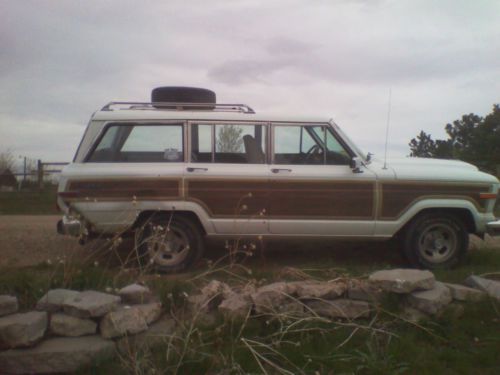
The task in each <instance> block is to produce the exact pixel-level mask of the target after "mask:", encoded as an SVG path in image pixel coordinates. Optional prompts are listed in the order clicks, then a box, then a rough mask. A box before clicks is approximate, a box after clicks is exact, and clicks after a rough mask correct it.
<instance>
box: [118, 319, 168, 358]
mask: <svg viewBox="0 0 500 375" xmlns="http://www.w3.org/2000/svg"><path fill="white" fill-rule="evenodd" d="M174 331H175V320H174V319H172V318H170V317H167V316H164V317H163V318H161V319H160V320H158V321H157V322H155V323H153V324H152V325H151V326H150V327H149V328H148V329H147V331H144V332H141V333H138V334H137V335H132V336H124V337H121V338H119V339H117V340H116V349H117V350H118V352H119V353H120V354H122V355H126V354H130V353H136V352H138V351H142V350H146V349H150V348H152V347H154V346H156V345H160V344H164V343H167V342H168V341H169V340H170V338H171V336H172V334H173V333H174Z"/></svg>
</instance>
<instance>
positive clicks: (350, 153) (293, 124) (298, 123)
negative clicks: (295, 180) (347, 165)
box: [270, 121, 356, 167]
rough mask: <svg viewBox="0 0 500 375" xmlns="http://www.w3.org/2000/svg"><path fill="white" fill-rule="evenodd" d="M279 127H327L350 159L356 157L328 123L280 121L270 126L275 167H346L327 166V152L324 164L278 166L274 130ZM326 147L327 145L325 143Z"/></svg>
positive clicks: (272, 161) (272, 158)
mask: <svg viewBox="0 0 500 375" xmlns="http://www.w3.org/2000/svg"><path fill="white" fill-rule="evenodd" d="M277 126H303V127H315V126H316V127H317V126H324V127H326V128H327V129H329V130H330V131H331V132H332V135H333V137H334V138H335V139H336V140H337V142H339V144H340V145H342V147H344V148H345V150H346V151H347V153H348V154H349V157H350V158H353V157H355V156H356V153H355V152H354V151H353V150H352V149H351V147H350V146H349V145H348V144H347V143H346V142H345V141H344V140H343V139H342V137H340V136H339V134H337V132H336V131H335V129H334V128H333V127H332V126H331V124H330V123H328V122H279V121H273V122H271V126H270V131H271V139H270V141H271V142H270V148H271V152H270V157H271V159H270V160H271V164H273V165H304V166H307V165H310V166H316V167H317V166H318V165H325V166H330V167H340V166H344V165H339V164H326V152H324V153H323V154H324V157H323V164H276V160H275V154H274V151H275V150H274V146H275V142H274V141H275V132H274V129H275V128H276V127H277ZM311 137H312V138H313V139H314V136H311ZM325 138H326V133H325ZM301 141H302V140H301ZM325 145H326V143H325ZM326 146H327V145H326Z"/></svg>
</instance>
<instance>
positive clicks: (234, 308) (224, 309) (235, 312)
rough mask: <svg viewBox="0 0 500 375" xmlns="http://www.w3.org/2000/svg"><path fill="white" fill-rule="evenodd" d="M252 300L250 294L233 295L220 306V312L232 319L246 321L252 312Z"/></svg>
mask: <svg viewBox="0 0 500 375" xmlns="http://www.w3.org/2000/svg"><path fill="white" fill-rule="evenodd" d="M252 306H253V303H252V298H251V297H250V295H248V294H246V295H245V294H239V293H233V294H232V295H230V296H229V297H228V298H226V299H225V300H224V301H222V303H221V304H220V305H219V312H220V313H221V314H222V315H224V316H226V317H228V318H231V319H234V318H242V319H244V318H245V317H246V316H247V315H248V313H249V311H251V310H252Z"/></svg>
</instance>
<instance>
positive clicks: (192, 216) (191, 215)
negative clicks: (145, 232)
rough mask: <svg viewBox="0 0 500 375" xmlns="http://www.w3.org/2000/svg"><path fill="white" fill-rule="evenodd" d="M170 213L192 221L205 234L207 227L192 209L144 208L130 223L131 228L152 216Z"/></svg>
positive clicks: (138, 225) (145, 221)
mask: <svg viewBox="0 0 500 375" xmlns="http://www.w3.org/2000/svg"><path fill="white" fill-rule="evenodd" d="M170 215H178V216H181V217H183V218H185V219H188V220H190V221H191V222H193V223H194V224H195V225H196V226H197V227H198V229H199V230H200V231H201V233H202V234H203V235H206V234H207V228H205V226H204V225H203V222H202V221H201V220H200V218H199V217H198V215H197V214H196V213H195V212H193V211H184V210H183V211H175V210H144V211H141V212H140V213H139V215H137V218H136V219H135V221H134V224H132V227H131V229H132V230H135V229H137V228H140V227H141V226H143V225H144V224H146V223H147V222H148V221H149V220H151V219H152V218H154V217H169V216H170Z"/></svg>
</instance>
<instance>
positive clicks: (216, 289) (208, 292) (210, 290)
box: [201, 280, 233, 298]
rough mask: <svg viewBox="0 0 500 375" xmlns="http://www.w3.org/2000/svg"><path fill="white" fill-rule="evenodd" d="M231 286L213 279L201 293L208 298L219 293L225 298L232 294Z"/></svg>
mask: <svg viewBox="0 0 500 375" xmlns="http://www.w3.org/2000/svg"><path fill="white" fill-rule="evenodd" d="M232 292H233V291H232V290H231V287H230V286H229V285H227V284H226V283H223V282H221V281H217V280H212V281H210V282H209V283H208V284H207V285H205V286H204V287H203V288H201V294H203V295H204V296H206V297H207V298H213V297H215V296H217V295H222V296H223V297H224V298H225V297H228V296H230V295H231V294H232Z"/></svg>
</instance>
